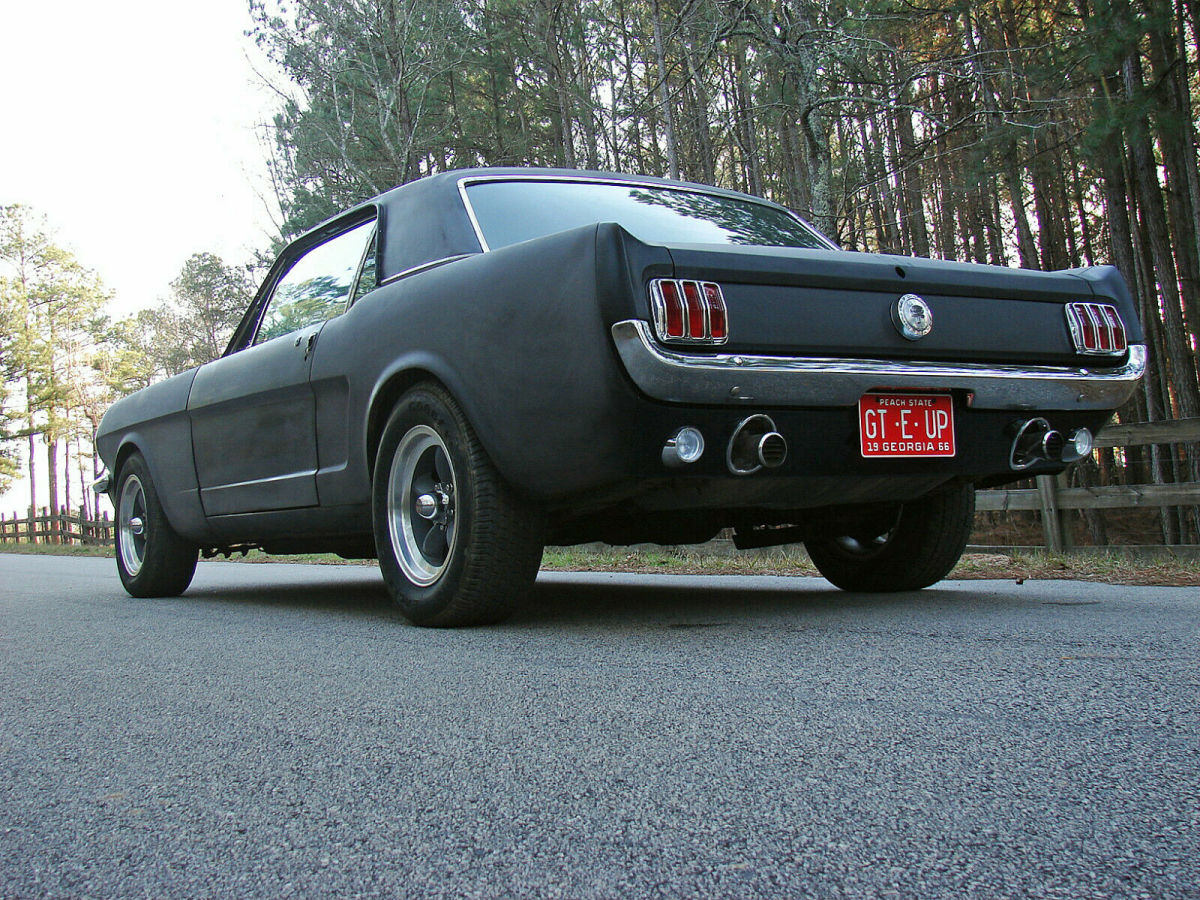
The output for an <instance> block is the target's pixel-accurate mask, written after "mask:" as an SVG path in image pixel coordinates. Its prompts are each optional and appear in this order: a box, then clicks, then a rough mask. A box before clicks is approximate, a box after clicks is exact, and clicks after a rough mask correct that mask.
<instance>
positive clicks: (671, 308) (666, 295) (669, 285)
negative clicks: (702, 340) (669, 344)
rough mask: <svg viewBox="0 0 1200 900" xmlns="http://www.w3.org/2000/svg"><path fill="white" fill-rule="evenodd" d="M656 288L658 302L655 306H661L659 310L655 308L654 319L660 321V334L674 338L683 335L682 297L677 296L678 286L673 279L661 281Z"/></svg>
mask: <svg viewBox="0 0 1200 900" xmlns="http://www.w3.org/2000/svg"><path fill="white" fill-rule="evenodd" d="M658 288H659V294H658V297H657V299H658V300H659V301H660V303H659V304H656V306H661V310H660V309H657V308H656V309H655V319H656V320H658V322H659V323H660V324H659V333H660V335H661V336H662V337H668V338H676V339H678V338H681V337H684V336H685V334H686V333H685V332H684V330H683V298H681V297H680V296H679V286H678V285H677V284H676V283H675V282H674V281H661V282H658ZM660 313H661V315H660Z"/></svg>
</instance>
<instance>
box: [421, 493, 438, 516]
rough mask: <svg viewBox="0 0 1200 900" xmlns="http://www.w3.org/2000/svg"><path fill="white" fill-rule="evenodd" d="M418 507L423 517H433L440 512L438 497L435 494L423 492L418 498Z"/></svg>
mask: <svg viewBox="0 0 1200 900" xmlns="http://www.w3.org/2000/svg"><path fill="white" fill-rule="evenodd" d="M416 508H417V515H418V516H420V517H421V518H422V519H432V518H433V517H434V516H436V515H437V514H438V498H437V497H435V496H434V495H433V494H422V495H421V496H420V497H418V498H417V503H416Z"/></svg>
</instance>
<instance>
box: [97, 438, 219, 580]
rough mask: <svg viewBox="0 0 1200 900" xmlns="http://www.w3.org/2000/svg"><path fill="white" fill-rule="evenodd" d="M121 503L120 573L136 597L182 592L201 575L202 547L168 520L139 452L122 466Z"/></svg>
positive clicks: (116, 503) (117, 531)
mask: <svg viewBox="0 0 1200 900" xmlns="http://www.w3.org/2000/svg"><path fill="white" fill-rule="evenodd" d="M113 505H114V506H115V507H116V511H117V520H116V529H115V534H116V555H117V573H118V574H119V575H120V576H121V584H123V585H125V590H127V591H128V592H129V593H130V595H132V596H134V597H178V596H179V595H180V594H182V593H183V592H184V591H186V590H187V587H188V585H189V584H191V583H192V576H193V575H195V574H196V557H197V556H198V554H199V548H198V547H197V546H196V545H195V544H190V543H188V542H187V541H185V540H184V539H183V538H181V537H180V536H179V535H178V534H176V533H175V529H174V528H172V527H171V524H170V523H169V522H168V521H167V516H166V514H165V513H164V512H163V508H162V504H161V503H159V500H158V491H157V490H156V489H155V487H154V482H153V481H152V480H151V478H150V469H149V467H148V466H147V465H146V460H145V459H144V458H143V457H142V455H141V454H140V453H134V454H132V455H131V456H130V457H129V458H128V459H126V460H125V462H124V464H122V466H121V472H120V474H119V475H118V476H117V490H116V493H115V494H114V496H113Z"/></svg>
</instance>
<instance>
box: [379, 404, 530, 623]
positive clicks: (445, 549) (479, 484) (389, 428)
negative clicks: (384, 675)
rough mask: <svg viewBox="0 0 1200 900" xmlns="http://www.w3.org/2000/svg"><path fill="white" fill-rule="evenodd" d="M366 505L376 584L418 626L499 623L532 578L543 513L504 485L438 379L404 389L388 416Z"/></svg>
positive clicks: (526, 590) (522, 593)
mask: <svg viewBox="0 0 1200 900" xmlns="http://www.w3.org/2000/svg"><path fill="white" fill-rule="evenodd" d="M372 507H373V509H372V515H373V519H374V530H375V544H376V548H377V551H378V554H379V567H380V570H381V571H382V572H383V577H384V581H385V582H386V583H387V586H388V589H389V590H390V591H391V594H392V597H393V598H394V599H395V601H396V603H397V604H398V605H399V607H400V609H401V611H402V612H403V613H404V615H405V616H406V617H407V618H408V619H409V621H411V622H413V623H414V624H416V625H429V626H439V627H450V626H461V625H482V624H489V623H493V622H498V621H500V620H502V619H504V618H506V617H507V616H509V615H510V614H511V613H512V611H513V610H514V609H515V608H516V606H517V605H518V603H519V602H520V600H521V599H522V598H523V596H524V595H525V594H526V593H528V591H529V589H530V588H531V587H532V585H533V581H534V578H535V577H536V575H537V568H538V563H539V562H540V561H541V557H542V528H541V516H540V515H539V514H538V511H537V510H536V508H535V507H534V506H532V505H531V504H529V503H528V502H526V501H524V500H523V499H522V498H520V497H519V496H518V495H517V494H516V493H515V492H514V491H513V490H512V488H511V487H509V485H508V484H506V483H505V482H504V480H503V479H502V478H501V476H500V474H499V473H498V472H497V471H496V469H495V467H494V466H493V465H492V463H491V460H489V459H488V457H487V454H486V453H485V452H484V450H483V447H482V445H481V444H480V443H479V439H478V438H477V437H476V435H475V432H474V431H473V430H472V428H471V426H470V423H468V422H467V420H466V417H465V416H464V415H463V413H462V410H461V409H459V407H458V404H457V403H456V402H455V401H454V399H453V398H452V397H451V396H450V395H449V394H448V393H447V392H446V391H445V390H443V389H442V388H441V387H439V386H437V385H433V384H429V385H421V386H419V387H417V388H414V389H413V390H411V391H409V392H408V393H407V394H405V395H404V396H403V397H402V398H401V399H400V402H399V403H398V404H397V405H396V408H395V410H393V412H392V415H391V417H390V418H389V419H388V422H387V425H386V426H385V427H384V430H383V435H382V437H381V438H380V442H379V451H378V454H377V456H376V462H375V478H374V483H373V486H372Z"/></svg>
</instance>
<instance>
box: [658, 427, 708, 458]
mask: <svg viewBox="0 0 1200 900" xmlns="http://www.w3.org/2000/svg"><path fill="white" fill-rule="evenodd" d="M703 455H704V435H702V434H701V433H700V429H698V428H693V427H692V426H691V425H685V426H684V427H683V428H680V429H679V430H678V431H677V432H675V434H674V436H673V437H671V438H669V439H668V440H667V443H666V445H665V446H664V447H663V453H662V457H663V462H664V463H665V464H666V465H668V466H684V465H688V464H689V463H694V462H696V460H698V459H699V458H700V457H701V456H703Z"/></svg>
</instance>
